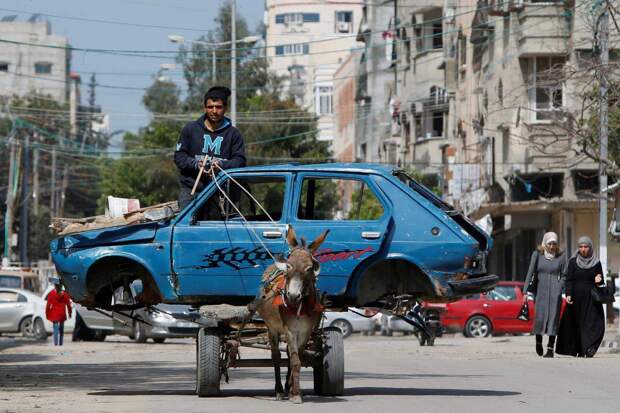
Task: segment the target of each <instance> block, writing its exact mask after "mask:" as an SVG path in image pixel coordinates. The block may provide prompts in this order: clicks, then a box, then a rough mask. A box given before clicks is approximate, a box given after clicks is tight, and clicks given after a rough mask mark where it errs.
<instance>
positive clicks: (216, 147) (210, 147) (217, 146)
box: [202, 133, 224, 156]
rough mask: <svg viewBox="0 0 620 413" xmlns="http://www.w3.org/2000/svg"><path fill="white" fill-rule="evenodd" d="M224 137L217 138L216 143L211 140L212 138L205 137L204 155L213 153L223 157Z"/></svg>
mask: <svg viewBox="0 0 620 413" xmlns="http://www.w3.org/2000/svg"><path fill="white" fill-rule="evenodd" d="M223 140H224V138H223V137H221V136H218V137H216V138H215V141H213V140H212V139H211V136H210V135H208V134H206V133H205V135H204V145H203V146H202V153H209V152H212V153H213V155H217V156H219V155H221V151H222V141H223Z"/></svg>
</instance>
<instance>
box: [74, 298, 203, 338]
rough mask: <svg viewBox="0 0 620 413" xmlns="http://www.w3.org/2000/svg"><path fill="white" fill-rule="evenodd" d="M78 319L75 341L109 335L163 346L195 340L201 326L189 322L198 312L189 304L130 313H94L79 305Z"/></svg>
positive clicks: (77, 309) (167, 305) (161, 305)
mask: <svg viewBox="0 0 620 413" xmlns="http://www.w3.org/2000/svg"><path fill="white" fill-rule="evenodd" d="M76 311H77V313H78V316H79V319H78V321H77V325H76V332H75V334H74V336H73V339H74V340H83V341H102V340H104V339H105V337H106V336H107V335H112V334H120V335H124V336H128V337H130V338H131V339H133V340H135V341H137V342H138V343H145V342H146V341H147V340H148V339H149V338H150V339H152V340H153V341H154V342H156V343H163V342H164V341H165V340H166V339H167V338H183V337H195V336H196V333H197V332H198V325H197V324H196V323H193V322H191V321H188V320H187V319H189V318H191V314H192V313H195V310H193V309H192V307H190V306H188V305H169V304H158V305H157V306H154V307H149V308H141V309H138V310H134V311H128V312H127V313H125V312H123V313H118V312H109V311H100V312H97V311H94V310H89V309H87V308H85V307H83V306H81V305H76Z"/></svg>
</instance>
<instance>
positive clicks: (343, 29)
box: [336, 22, 351, 33]
mask: <svg viewBox="0 0 620 413" xmlns="http://www.w3.org/2000/svg"><path fill="white" fill-rule="evenodd" d="M336 27H337V29H338V33H349V32H350V31H351V30H350V26H349V23H348V22H338V24H337V25H336Z"/></svg>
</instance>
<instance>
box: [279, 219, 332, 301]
mask: <svg viewBox="0 0 620 413" xmlns="http://www.w3.org/2000/svg"><path fill="white" fill-rule="evenodd" d="M328 233H329V230H326V231H325V232H323V233H322V234H321V235H319V236H318V237H317V238H316V239H315V240H314V241H312V242H311V243H310V245H306V240H305V239H304V238H303V237H302V239H301V243H299V242H298V241H297V236H296V235H295V230H293V227H289V231H288V234H287V236H286V239H287V241H288V245H289V246H290V247H291V253H290V255H289V257H288V259H287V260H286V264H287V271H286V301H287V302H288V303H290V304H291V305H293V306H298V305H299V303H300V302H301V301H302V299H303V298H304V297H305V296H308V295H310V294H314V291H315V290H314V285H315V282H316V278H317V277H318V275H319V271H320V267H321V265H320V264H319V262H318V261H317V260H316V259H315V258H314V256H313V255H314V253H315V252H316V250H318V249H319V247H320V246H321V244H322V243H323V241H325V238H326V237H327V234H328Z"/></svg>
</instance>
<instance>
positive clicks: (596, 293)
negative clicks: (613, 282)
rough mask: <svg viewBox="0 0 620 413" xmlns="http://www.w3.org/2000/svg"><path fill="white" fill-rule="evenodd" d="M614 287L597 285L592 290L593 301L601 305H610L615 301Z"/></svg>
mask: <svg viewBox="0 0 620 413" xmlns="http://www.w3.org/2000/svg"><path fill="white" fill-rule="evenodd" d="M614 290H615V289H614V288H613V287H607V286H604V287H597V286H596V285H595V286H593V287H592V288H591V289H590V295H591V296H592V301H594V302H595V303H599V304H609V303H613V302H614V301H615V297H614V292H615V291H614Z"/></svg>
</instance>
